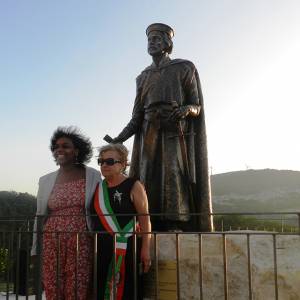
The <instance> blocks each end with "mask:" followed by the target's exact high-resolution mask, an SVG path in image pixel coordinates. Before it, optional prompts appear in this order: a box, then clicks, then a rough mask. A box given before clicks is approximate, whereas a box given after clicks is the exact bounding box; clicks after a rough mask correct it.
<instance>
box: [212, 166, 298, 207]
mask: <svg viewBox="0 0 300 300" xmlns="http://www.w3.org/2000/svg"><path fill="white" fill-rule="evenodd" d="M211 187H212V199H213V209H214V212H221V211H222V212H246V211H251V212H271V211H272V212H288V211H291V212H294V211H298V212H300V172H299V171H289V170H273V169H263V170H246V171H237V172H230V173H223V174H216V175H213V176H212V177H211Z"/></svg>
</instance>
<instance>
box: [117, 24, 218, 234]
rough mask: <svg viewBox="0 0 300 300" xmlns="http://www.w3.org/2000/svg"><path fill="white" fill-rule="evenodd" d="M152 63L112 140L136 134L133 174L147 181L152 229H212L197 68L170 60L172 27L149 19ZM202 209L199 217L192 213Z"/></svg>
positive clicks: (142, 180) (149, 47) (121, 140)
mask: <svg viewBox="0 0 300 300" xmlns="http://www.w3.org/2000/svg"><path fill="white" fill-rule="evenodd" d="M146 34H147V37H148V53H149V54H150V55H151V56H152V60H153V63H152V64H151V65H150V66H149V67H147V68H146V69H145V70H144V71H142V73H141V74H140V75H139V76H138V77H137V79H136V85H137V94H136V99H135V103H134V107H133V113H132V118H131V120H130V122H129V123H128V125H127V126H126V127H125V128H124V129H123V130H122V132H121V133H120V134H119V135H118V136H117V137H116V138H114V139H113V143H122V142H124V141H126V140H127V139H128V138H129V137H131V136H132V135H135V139H134V145H133V152H132V157H131V167H130V176H133V177H137V178H138V179H140V181H141V182H142V183H143V184H144V185H145V188H146V192H147V195H148V199H149V208H150V213H152V214H162V215H161V216H156V217H152V224H153V229H154V230H158V231H161V230H173V229H174V230H176V229H181V230H184V231H193V230H196V231H198V230H201V231H210V230H212V226H213V225H212V217H211V216H210V215H209V214H210V213H211V198H210V185H209V175H208V163H207V147H206V133H205V120H204V110H203V99H202V92H201V87H200V81H199V77H198V72H197V70H196V68H195V66H194V64H193V63H192V62H190V61H188V60H183V59H174V60H171V59H170V57H169V54H170V53H171V52H172V48H173V42H172V37H173V36H174V31H173V29H172V28H171V27H169V26H168V25H165V24H161V23H155V24H151V25H150V26H149V27H148V28H147V30H146ZM193 213H202V214H201V216H200V217H199V216H198V217H195V216H193V215H191V214H193Z"/></svg>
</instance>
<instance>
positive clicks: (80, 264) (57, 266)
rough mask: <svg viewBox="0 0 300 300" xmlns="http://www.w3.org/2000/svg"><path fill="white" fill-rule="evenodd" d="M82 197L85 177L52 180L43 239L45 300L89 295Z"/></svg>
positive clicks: (88, 245)
mask: <svg viewBox="0 0 300 300" xmlns="http://www.w3.org/2000/svg"><path fill="white" fill-rule="evenodd" d="M84 201H85V179H79V180H76V181H72V182H67V183H59V184H55V186H54V188H53V191H52V193H51V196H50V198H49V201H48V209H49V217H48V219H47V221H46V223H45V227H44V239H43V284H44V289H45V292H46V298H47V300H52V299H53V300H54V299H60V300H75V299H78V300H86V299H91V297H90V294H91V287H90V285H91V275H92V259H93V255H92V249H93V248H92V239H91V237H90V236H88V235H87V233H86V232H87V228H86V220H85V210H84ZM77 233H79V234H77ZM77 247H78V248H77Z"/></svg>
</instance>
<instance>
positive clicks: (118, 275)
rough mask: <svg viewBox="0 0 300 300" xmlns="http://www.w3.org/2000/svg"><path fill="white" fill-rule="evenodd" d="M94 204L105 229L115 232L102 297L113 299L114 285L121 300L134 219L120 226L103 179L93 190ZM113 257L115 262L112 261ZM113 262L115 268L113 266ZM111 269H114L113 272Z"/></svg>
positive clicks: (111, 232) (117, 296) (107, 299)
mask: <svg viewBox="0 0 300 300" xmlns="http://www.w3.org/2000/svg"><path fill="white" fill-rule="evenodd" d="M94 206H95V209H96V212H97V215H98V217H99V218H100V221H101V223H102V225H103V226H104V228H105V230H106V231H107V232H109V233H110V234H111V235H113V234H114V233H115V234H116V256H115V257H114V255H113V258H112V260H111V262H110V265H109V271H108V276H107V280H106V284H105V296H104V299H105V300H111V299H113V295H114V293H113V287H114V286H115V296H116V299H117V300H122V296H123V292H124V282H125V255H126V249H127V239H128V238H129V237H130V236H132V234H133V229H134V220H133V219H132V220H131V221H130V222H129V223H128V224H127V225H125V226H124V227H123V228H121V227H120V225H119V222H118V220H117V218H116V216H115V215H114V212H113V210H112V208H111V205H110V201H109V195H108V190H107V183H106V181H105V180H103V181H102V183H99V184H98V187H97V189H96V192H95V198H94ZM114 259H115V262H114V261H113V260H114ZM114 263H115V268H114V267H113V266H114ZM113 269H115V272H114V274H113ZM114 281H115V282H114Z"/></svg>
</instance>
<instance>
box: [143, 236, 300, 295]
mask: <svg viewBox="0 0 300 300" xmlns="http://www.w3.org/2000/svg"><path fill="white" fill-rule="evenodd" d="M236 233H237V232H234V234H233V233H230V232H227V233H226V234H225V242H224V237H223V235H222V234H203V235H202V238H199V235H197V234H178V235H177V236H176V234H173V233H170V234H157V236H156V249H157V252H156V253H157V254H156V258H155V255H154V247H155V242H153V245H152V255H153V265H152V269H151V272H150V273H149V274H147V275H146V276H145V283H146V287H145V292H146V294H145V298H144V299H159V300H165V299H167V300H170V299H172V300H176V299H181V300H194V299H199V300H200V299H201V296H200V293H201V289H200V286H201V284H200V282H201V275H202V295H203V299H208V300H214V299H216V300H220V299H225V291H226V289H227V295H228V299H231V300H241V299H249V287H250V286H251V293H252V299H255V300H256V299H263V300H274V299H276V297H275V295H276V293H278V299H281V300H282V299H283V300H285V299H286V300H296V299H300V236H299V235H276V240H275V243H276V244H275V245H276V246H275V247H276V257H275V256H274V240H273V235H272V234H264V235H260V234H255V232H248V233H250V238H249V251H250V260H249V261H250V266H251V269H250V270H251V272H249V270H248V254H247V253H248V248H247V235H246V234H245V233H244V232H240V233H239V234H236ZM176 240H178V246H176ZM224 244H225V245H226V248H225V250H224ZM201 245H202V247H201ZM224 252H226V261H224V255H223V254H224ZM177 254H178V255H177ZM176 257H178V259H176ZM200 260H202V272H201V268H200V263H199V262H200ZM275 260H276V261H277V285H278V289H277V291H276V286H275V268H274V262H275ZM224 266H225V267H224ZM225 271H226V272H225ZM225 276H226V278H227V285H226V284H225V280H224V278H225ZM249 277H251V285H250V284H249ZM156 279H157V282H158V285H156V284H155V282H156ZM156 294H157V295H158V297H157V298H156Z"/></svg>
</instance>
